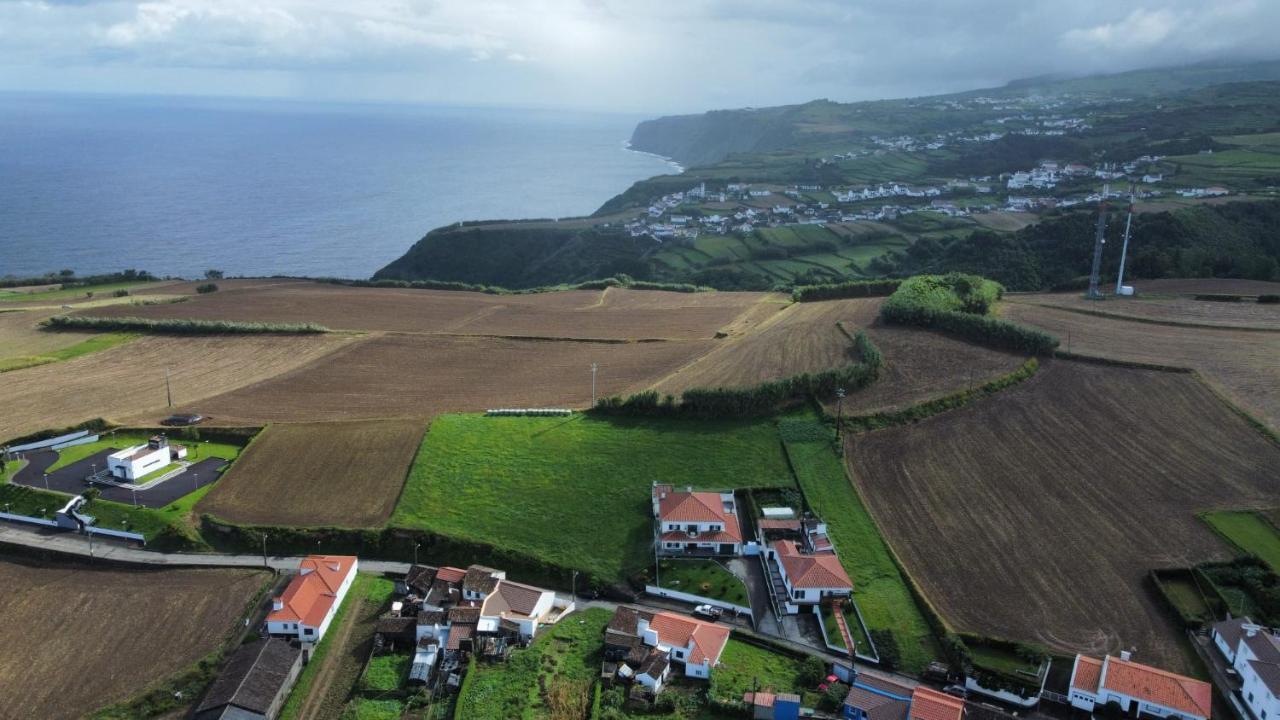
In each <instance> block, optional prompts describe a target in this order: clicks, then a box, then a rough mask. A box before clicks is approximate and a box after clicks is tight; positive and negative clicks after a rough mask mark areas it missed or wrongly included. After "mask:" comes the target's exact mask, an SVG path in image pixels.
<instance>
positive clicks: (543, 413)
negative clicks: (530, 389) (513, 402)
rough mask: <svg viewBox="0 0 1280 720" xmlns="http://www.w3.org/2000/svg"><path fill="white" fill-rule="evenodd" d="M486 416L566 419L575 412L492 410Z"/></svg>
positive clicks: (564, 409)
mask: <svg viewBox="0 0 1280 720" xmlns="http://www.w3.org/2000/svg"><path fill="white" fill-rule="evenodd" d="M484 414H485V415H490V416H531V417H547V416H552V417H564V416H566V415H572V414H573V411H572V410H569V409H567V408H491V409H489V410H485V411H484Z"/></svg>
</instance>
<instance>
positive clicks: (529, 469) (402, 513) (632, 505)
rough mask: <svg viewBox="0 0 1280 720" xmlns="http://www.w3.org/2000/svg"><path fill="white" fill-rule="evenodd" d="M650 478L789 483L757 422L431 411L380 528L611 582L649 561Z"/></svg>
mask: <svg viewBox="0 0 1280 720" xmlns="http://www.w3.org/2000/svg"><path fill="white" fill-rule="evenodd" d="M658 479H660V480H662V481H664V482H669V483H671V484H673V485H675V486H677V487H684V486H686V485H688V486H693V487H697V488H703V489H708V490H711V489H730V488H735V487H779V486H790V485H792V484H793V481H792V479H791V473H790V471H789V470H788V469H787V464H786V459H785V458H784V457H783V454H782V448H781V447H780V446H779V444H778V442H777V439H776V431H775V430H774V427H773V423H772V422H768V421H760V422H730V421H717V422H701V421H688V420H663V421H652V420H640V419H608V420H602V419H594V418H589V417H584V416H581V415H575V416H572V417H562V418H532V417H530V418H522V417H484V416H480V415H442V416H440V417H438V418H436V419H435V421H434V422H433V423H432V425H431V427H430V429H429V430H428V432H427V435H426V437H425V439H424V440H423V442H422V447H421V449H420V450H419V451H418V455H417V458H416V459H415V460H414V463H413V466H412V468H411V469H410V471H409V479H408V481H407V482H406V484H405V488H404V491H403V493H402V495H401V498H400V502H399V503H398V504H397V505H396V509H395V512H394V513H393V515H392V517H391V523H390V524H391V525H392V526H393V527H403V528H410V529H420V530H428V531H432V532H438V533H441V534H444V535H449V536H453V537H458V538H461V539H465V540H469V541H473V542H479V543H485V544H489V545H492V546H494V547H496V548H498V549H501V550H507V551H515V552H518V553H521V554H523V555H526V556H528V557H531V558H538V559H539V560H540V561H542V562H544V563H549V564H553V565H558V566H560V567H567V568H574V569H579V570H583V571H586V572H587V573H590V574H591V575H592V576H593V578H594V579H596V580H597V581H601V582H616V581H617V580H619V579H621V578H623V577H624V576H625V575H626V574H627V573H629V572H634V571H637V570H640V569H642V568H645V567H648V566H649V565H650V563H651V561H652V556H651V554H650V549H651V547H652V542H653V540H652V519H651V518H652V511H651V509H650V494H651V484H652V482H653V481H654V480H658Z"/></svg>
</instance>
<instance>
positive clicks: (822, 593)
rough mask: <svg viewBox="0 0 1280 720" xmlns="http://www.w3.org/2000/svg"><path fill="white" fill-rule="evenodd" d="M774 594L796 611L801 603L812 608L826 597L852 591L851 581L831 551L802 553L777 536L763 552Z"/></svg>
mask: <svg viewBox="0 0 1280 720" xmlns="http://www.w3.org/2000/svg"><path fill="white" fill-rule="evenodd" d="M765 556H766V563H765V564H766V566H767V567H768V569H769V575H770V580H771V582H772V583H773V586H774V596H775V598H776V599H777V600H778V601H779V604H780V605H782V606H783V609H785V611H786V612H787V613H788V614H790V615H795V614H796V613H798V612H800V610H801V608H802V607H809V608H811V609H812V610H814V611H815V612H816V611H817V608H818V604H819V603H820V602H822V601H823V600H824V599H826V598H833V597H839V598H846V597H849V596H850V595H852V594H853V581H852V580H850V579H849V573H847V572H845V570H844V567H843V566H841V564H840V558H838V557H836V554H835V553H834V552H817V553H805V552H801V550H800V548H799V547H798V546H797V545H796V544H795V542H794V541H791V540H777V541H774V542H772V543H770V544H769V549H768V550H767V551H766V552H765Z"/></svg>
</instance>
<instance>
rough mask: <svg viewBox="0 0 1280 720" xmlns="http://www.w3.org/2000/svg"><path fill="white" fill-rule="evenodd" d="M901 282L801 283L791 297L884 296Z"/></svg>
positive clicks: (822, 298) (803, 300) (804, 298)
mask: <svg viewBox="0 0 1280 720" xmlns="http://www.w3.org/2000/svg"><path fill="white" fill-rule="evenodd" d="M901 284H902V281H901V280H854V281H851V282H842V283H825V284H822V285H799V286H797V287H795V288H793V289H792V290H791V298H792V299H793V300H795V301H796V302H813V301H816V300H836V299H839V298H862V297H884V296H886V295H892V294H893V292H894V291H895V290H897V289H898V286H899V285H901Z"/></svg>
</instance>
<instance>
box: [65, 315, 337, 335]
mask: <svg viewBox="0 0 1280 720" xmlns="http://www.w3.org/2000/svg"><path fill="white" fill-rule="evenodd" d="M41 326H42V327H44V328H45V329H48V330H115V331H128V332H148V333H156V334H161V335H233V334H254V333H290V334H310V333H326V332H329V328H327V327H325V326H323V325H317V324H316V323H259V322H236V321H233V320H182V319H177V318H158V319H156V318H140V317H93V316H88V315H58V316H55V317H51V318H49V319H48V320H45V321H44V322H43V323H41Z"/></svg>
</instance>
